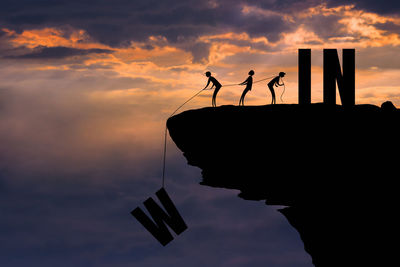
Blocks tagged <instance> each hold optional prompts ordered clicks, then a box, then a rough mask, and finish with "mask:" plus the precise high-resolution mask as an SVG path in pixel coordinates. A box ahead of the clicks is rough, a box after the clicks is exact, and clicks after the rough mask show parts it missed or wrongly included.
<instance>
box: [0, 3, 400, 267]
mask: <svg viewBox="0 0 400 267" xmlns="http://www.w3.org/2000/svg"><path fill="white" fill-rule="evenodd" d="M1 3H2V4H1V9H0V140H1V142H0V151H1V153H0V214H1V219H0V251H1V253H0V265H2V266H54V265H55V264H57V266H139V267H142V266H277V267H278V266H279V267H282V266H308V267H310V266H312V264H311V259H310V257H309V255H307V254H306V253H305V252H304V250H303V244H302V242H301V240H300V238H299V235H298V233H297V232H296V231H295V230H294V229H293V228H291V227H290V226H289V224H288V223H287V221H286V220H285V219H284V218H283V217H282V216H281V215H280V214H279V213H278V212H277V211H276V209H277V208H278V207H275V208H274V207H269V206H265V205H264V203H263V202H252V201H244V200H241V199H239V198H237V197H236V195H237V193H238V192H236V191H233V190H232V191H228V190H219V189H215V188H207V187H203V186H200V185H198V182H199V181H200V178H201V177H200V176H201V174H200V170H199V169H197V168H194V167H190V166H187V165H186V161H185V159H184V158H183V156H182V155H181V153H180V151H178V150H177V149H176V148H175V146H174V144H173V143H172V142H171V141H169V144H168V156H167V181H166V187H167V191H168V192H169V194H170V195H171V197H172V198H173V200H174V202H175V204H176V205H177V207H178V209H179V210H180V211H181V214H182V216H183V217H184V218H185V220H186V223H187V224H188V226H189V229H188V230H187V231H186V232H184V233H183V234H181V235H180V236H178V237H177V238H176V239H175V240H174V241H173V242H171V243H170V244H169V245H168V246H166V247H162V246H161V245H160V244H158V243H157V242H156V241H155V239H153V237H152V236H151V235H150V234H149V233H148V232H146V231H145V230H144V229H143V227H142V226H141V225H140V224H139V223H138V222H137V221H136V220H135V219H134V218H133V217H132V216H131V215H130V214H129V212H130V211H131V210H132V209H133V208H135V207H136V206H138V205H142V202H143V201H144V200H145V199H147V198H148V197H150V196H154V193H155V192H156V191H157V190H158V189H159V187H160V185H161V163H162V145H163V143H162V142H163V131H164V125H165V120H166V119H167V118H168V116H169V114H170V113H171V112H172V111H173V110H174V109H175V108H176V107H177V106H179V105H180V104H181V103H182V102H184V101H185V100H186V99H187V98H188V97H190V96H191V95H193V94H195V93H196V92H197V91H198V90H200V89H201V88H202V87H204V85H205V83H206V79H205V76H204V72H205V71H207V70H209V71H211V72H212V73H213V75H214V76H215V77H216V78H217V79H218V80H219V81H220V82H221V83H222V84H231V83H240V82H242V81H244V80H245V79H246V78H247V73H248V71H249V70H250V69H253V70H255V76H254V79H255V80H259V79H263V78H265V77H269V76H272V75H275V74H277V73H278V72H279V71H285V72H286V73H287V76H286V77H285V84H286V91H285V94H284V95H283V100H284V102H285V103H296V101H297V50H298V49H299V48H311V49H312V63H313V69H312V99H313V101H314V102H319V101H322V72H321V67H322V57H321V55H322V49H323V48H337V49H339V54H340V52H341V49H342V48H355V49H356V66H357V70H356V102H357V103H359V104H361V103H372V104H376V105H380V104H381V103H382V102H383V101H386V100H391V101H392V102H393V103H394V104H395V105H397V106H399V105H400V90H399V89H400V61H399V60H397V59H396V56H397V55H398V54H399V52H400V16H398V13H399V11H400V2H398V1H394V0H393V1H372V0H368V1H361V0H360V1H345V0H342V1H319V0H301V1H300V0H280V1H278V0H276V1H275V0H265V1H262V0H252V1H241V0H230V1H228V0H210V1H195V0H185V1H178V0H158V1H157V0H146V1H136V0H113V1H107V0H97V1H96V0H79V1H78V0H68V1H67V0H2V2H1ZM242 90H243V87H239V86H237V87H235V86H232V87H225V88H224V87H223V88H222V89H221V91H220V93H219V96H218V98H217V104H218V105H225V104H237V102H238V100H239V97H240V94H241V92H242ZM281 93H282V88H279V89H277V95H278V97H277V102H278V103H280V102H281V101H280V98H279V96H280V94H281ZM210 95H211V92H210V91H206V92H204V93H203V94H202V95H201V96H199V97H198V98H196V99H195V100H193V101H192V102H190V103H189V104H188V105H187V106H185V109H189V108H199V107H203V106H209V105H210V104H211V99H210ZM270 101H271V98H270V94H269V91H268V89H267V87H266V83H258V84H255V85H254V87H253V90H252V91H251V92H250V93H249V94H248V95H247V96H246V104H248V105H262V104H267V103H270ZM277 141H279V137H277Z"/></svg>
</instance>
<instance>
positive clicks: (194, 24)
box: [0, 0, 287, 57]
mask: <svg viewBox="0 0 400 267" xmlns="http://www.w3.org/2000/svg"><path fill="white" fill-rule="evenodd" d="M262 2H263V3H270V2H271V1H262ZM245 3H246V4H257V3H258V2H257V1H250V2H246V1H216V4H215V5H214V4H212V2H210V1H206V2H204V1H194V0H191V1H172V0H167V1H130V0H116V1H113V2H112V4H111V2H110V1H105V0H100V1H89V0H83V1H82V0H80V1H78V0H70V1H62V0H57V1H56V0H42V1H30V0H13V1H11V0H5V1H3V2H2V9H1V10H0V23H1V24H2V25H3V26H4V27H8V28H11V29H13V30H16V31H17V32H18V31H22V30H24V29H29V28H41V27H61V26H65V25H70V26H72V27H74V28H77V29H84V30H86V31H87V32H88V33H89V35H90V36H92V37H94V38H95V39H97V40H99V41H100V42H102V43H105V44H109V45H113V46H119V45H124V44H126V43H127V42H128V41H130V40H137V41H142V40H145V39H146V38H147V37H149V36H151V35H162V36H165V37H167V39H168V40H169V41H170V42H179V41H180V39H179V37H181V36H183V37H186V38H188V37H197V36H199V35H202V34H214V33H220V32H224V31H226V30H232V31H246V32H249V33H251V34H254V35H260V34H263V35H265V34H267V35H268V38H271V39H274V38H275V39H276V34H278V33H279V32H281V31H282V30H284V29H286V28H287V25H286V24H285V23H284V22H283V21H282V18H280V17H273V18H253V17H252V16H244V15H243V14H242V12H241V10H242V7H243V4H245ZM269 7H270V8H271V7H273V6H271V5H269ZM196 57H197V56H196Z"/></svg>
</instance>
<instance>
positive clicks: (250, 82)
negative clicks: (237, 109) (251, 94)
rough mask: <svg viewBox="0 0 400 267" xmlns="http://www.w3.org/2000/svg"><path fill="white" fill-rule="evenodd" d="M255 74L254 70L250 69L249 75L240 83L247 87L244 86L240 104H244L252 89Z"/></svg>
mask: <svg viewBox="0 0 400 267" xmlns="http://www.w3.org/2000/svg"><path fill="white" fill-rule="evenodd" d="M253 75H254V70H251V71H249V77H248V78H247V79H246V80H245V81H244V82H242V83H240V84H239V85H246V88H244V91H243V93H242V96H241V97H240V100H239V106H240V103H242V106H244V98H245V96H246V94H247V92H248V91H251V87H252V86H253Z"/></svg>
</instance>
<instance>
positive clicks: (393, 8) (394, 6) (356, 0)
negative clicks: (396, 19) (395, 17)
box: [329, 0, 400, 14]
mask: <svg viewBox="0 0 400 267" xmlns="http://www.w3.org/2000/svg"><path fill="white" fill-rule="evenodd" d="M329 5H330V6H339V5H355V6H356V8H359V9H364V10H366V11H371V12H376V13H379V14H396V13H398V12H399V11H400V2H399V1H397V0H382V1H376V0H330V1H329Z"/></svg>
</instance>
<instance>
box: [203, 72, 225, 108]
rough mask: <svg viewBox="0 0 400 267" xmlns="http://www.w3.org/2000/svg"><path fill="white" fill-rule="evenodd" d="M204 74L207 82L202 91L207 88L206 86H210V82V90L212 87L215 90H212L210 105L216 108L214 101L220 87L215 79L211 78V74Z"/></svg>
mask: <svg viewBox="0 0 400 267" xmlns="http://www.w3.org/2000/svg"><path fill="white" fill-rule="evenodd" d="M205 74H206V76H207V77H208V81H207V85H206V87H204V89H203V90H205V89H206V88H207V87H208V85H209V84H210V82H212V84H213V85H212V86H211V88H210V89H212V88H213V87H215V89H214V94H213V96H212V101H211V104H212V106H213V107H216V106H217V101H216V98H217V94H218V91H219V89H221V87H222V85H221V84H220V83H219V82H218V81H217V79H215V78H214V77H213V76H211V72H209V71H207V72H206V73H205Z"/></svg>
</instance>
